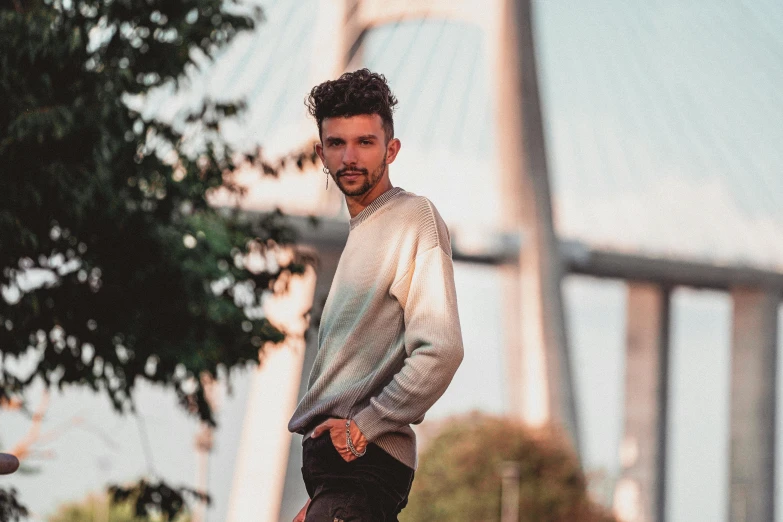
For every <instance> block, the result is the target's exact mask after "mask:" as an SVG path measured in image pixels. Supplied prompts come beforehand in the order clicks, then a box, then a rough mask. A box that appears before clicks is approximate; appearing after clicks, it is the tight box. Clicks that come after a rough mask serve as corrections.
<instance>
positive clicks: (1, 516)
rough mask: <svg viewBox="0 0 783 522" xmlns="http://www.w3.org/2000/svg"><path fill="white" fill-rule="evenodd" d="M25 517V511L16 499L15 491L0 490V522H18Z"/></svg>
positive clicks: (12, 489)
mask: <svg viewBox="0 0 783 522" xmlns="http://www.w3.org/2000/svg"><path fill="white" fill-rule="evenodd" d="M27 515H28V513H27V509H26V508H25V507H24V506H22V505H21V504H20V503H19V501H18V500H17V499H16V490H15V489H14V488H11V489H10V490H8V491H6V490H5V489H3V488H0V522H18V521H19V520H22V519H24V518H26V517H27Z"/></svg>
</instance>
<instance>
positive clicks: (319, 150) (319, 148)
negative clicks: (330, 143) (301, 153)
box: [315, 141, 326, 166]
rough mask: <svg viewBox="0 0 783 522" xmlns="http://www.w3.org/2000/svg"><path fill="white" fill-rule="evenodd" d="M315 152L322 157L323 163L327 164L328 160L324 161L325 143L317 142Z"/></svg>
mask: <svg viewBox="0 0 783 522" xmlns="http://www.w3.org/2000/svg"><path fill="white" fill-rule="evenodd" d="M315 153H316V154H318V157H319V158H321V163H323V164H324V166H326V162H325V161H324V144H323V143H321V142H320V141H317V142H315Z"/></svg>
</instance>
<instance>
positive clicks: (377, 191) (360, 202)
mask: <svg viewBox="0 0 783 522" xmlns="http://www.w3.org/2000/svg"><path fill="white" fill-rule="evenodd" d="M393 188H394V185H392V184H391V181H389V178H388V176H385V177H384V179H382V180H381V182H380V183H378V184H377V185H375V186H374V187H373V188H372V189H370V190H369V191H367V192H366V193H364V194H362V195H361V196H345V203H346V204H347V205H348V214H349V215H350V216H351V217H352V218H354V217H356V216H357V215H358V214H359V213H360V212H361V211H362V210H364V209H365V208H367V207H368V206H370V203H372V202H373V201H375V200H376V199H377V198H378V196H380V195H381V194H384V193H385V192H386V191H388V190H391V189H393Z"/></svg>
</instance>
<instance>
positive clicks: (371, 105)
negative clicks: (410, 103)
mask: <svg viewBox="0 0 783 522" xmlns="http://www.w3.org/2000/svg"><path fill="white" fill-rule="evenodd" d="M396 104H397V100H396V99H395V97H394V95H393V94H392V93H391V91H390V90H389V86H388V85H387V84H386V79H385V78H384V77H383V76H382V75H379V74H374V73H371V72H370V71H368V70H366V69H363V70H359V71H356V72H352V73H346V74H344V75H342V76H341V77H340V78H339V79H337V80H334V81H327V82H324V83H322V84H321V85H318V86H316V87H314V88H313V89H312V91H311V92H310V96H309V98H308V100H307V106H308V109H309V111H310V114H311V115H312V116H313V117H314V118H315V120H316V122H317V123H318V131H319V135H320V143H318V144H317V145H316V152H317V153H318V156H319V157H320V158H321V161H322V162H323V164H324V171H325V172H326V174H327V183H328V180H329V176H331V178H332V179H333V180H334V182H335V183H336V184H337V186H338V187H339V188H340V190H341V191H342V192H343V194H345V201H346V203H347V205H348V212H349V214H350V216H351V219H350V232H349V234H348V242H347V243H346V245H345V249H344V250H343V253H342V255H341V257H340V262H339V264H338V266H337V271H336V273H335V276H334V280H333V282H332V286H331V289H330V290H329V296H328V298H327V300H326V304H325V305H324V310H323V313H322V316H321V325H320V329H319V332H318V354H317V356H316V359H315V362H314V364H313V368H312V371H311V374H310V379H309V383H308V390H307V393H306V394H305V396H304V397H303V398H302V400H301V402H300V403H299V405H298V407H297V408H296V411H295V412H294V415H293V417H292V418H291V421H290V423H289V424H288V429H289V430H290V431H292V432H296V433H300V434H302V435H304V440H303V459H302V460H303V467H302V475H303V478H304V482H305V486H306V488H307V492H308V494H309V496H310V500H308V502H307V503H306V504H305V506H304V507H303V508H302V510H301V511H300V512H299V514H298V515H297V516H296V518H295V519H294V521H295V522H300V521H304V520H307V522H322V521H324V522H335V521H341V522H348V521H366V522H382V521H396V520H397V514H398V513H399V512H400V511H401V510H402V508H403V507H405V505H406V504H407V501H408V493H409V492H410V487H411V484H412V482H413V474H414V470H415V468H416V465H417V454H416V438H415V434H414V432H413V430H412V429H411V427H410V425H411V424H417V423H419V422H421V421H422V419H423V418H424V414H425V413H426V412H427V410H428V409H429V408H430V407H431V406H432V405H433V404H434V403H435V401H436V400H437V399H438V398H439V397H440V396H441V395H442V394H443V392H444V391H445V390H446V387H447V386H448V385H449V383H450V382H451V379H452V377H453V376H454V373H455V372H456V370H457V367H458V366H459V364H460V362H462V355H463V348H462V334H461V333H460V324H459V317H458V315H457V300H456V293H455V290H454V275H453V267H452V262H451V244H450V239H449V231H448V229H447V228H446V225H445V224H444V222H443V219H441V217H440V215H439V214H438V212H437V211H436V210H435V207H434V206H433V205H432V203H431V202H430V201H429V200H427V199H426V198H424V197H420V196H416V195H415V194H412V193H410V192H406V191H404V190H402V189H401V188H395V187H393V186H392V184H391V181H390V180H389V164H391V163H392V162H393V161H394V159H395V158H396V157H397V153H398V152H399V150H400V140H398V139H397V138H395V137H394V123H393V120H392V111H393V108H394V106H395V105H396ZM421 174H422V175H426V173H424V172H422V173H421Z"/></svg>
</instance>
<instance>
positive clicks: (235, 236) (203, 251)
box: [0, 0, 315, 517]
mask: <svg viewBox="0 0 783 522" xmlns="http://www.w3.org/2000/svg"><path fill="white" fill-rule="evenodd" d="M261 20H262V16H261V12H260V10H258V8H249V7H247V6H246V5H243V4H241V3H239V2H238V1H237V0H176V1H172V0H0V100H2V103H0V187H2V188H0V288H2V297H0V402H3V401H14V400H19V399H21V400H24V397H25V390H26V389H27V388H28V387H29V386H30V385H31V384H33V383H34V382H36V381H37V380H41V381H43V382H44V383H45V384H46V385H47V386H57V387H60V388H62V387H64V386H87V387H89V388H91V389H93V390H95V391H96V392H101V393H105V394H107V396H108V397H109V398H110V400H111V401H112V404H113V405H114V407H115V408H116V409H117V410H118V411H128V410H132V409H133V401H132V392H133V389H134V386H135V385H136V384H137V382H138V381H139V380H140V379H141V380H147V381H149V382H152V383H155V384H158V385H161V386H164V387H167V388H170V389H173V390H175V391H176V393H177V395H178V397H179V398H180V401H181V403H182V405H183V406H184V407H185V408H187V409H188V411H190V412H191V413H193V414H194V415H195V416H197V418H199V419H201V420H203V421H205V422H207V423H210V424H214V420H213V417H212V412H211V410H210V407H209V405H208V403H207V401H206V400H205V397H204V390H203V389H202V385H201V379H200V376H201V375H203V374H205V373H207V374H211V375H216V374H217V372H218V369H219V368H224V369H225V370H227V373H228V374H229V375H230V374H231V373H232V372H233V371H235V370H237V369H241V368H243V367H245V366H246V365H247V364H251V363H257V361H258V352H259V350H260V349H262V348H263V346H264V345H265V343H267V342H279V341H281V340H282V339H283V333H282V332H280V331H278V330H277V329H276V328H274V327H273V326H272V325H271V324H270V323H269V322H268V321H267V320H266V319H265V318H263V316H262V315H261V314H259V309H260V308H259V307H260V303H261V300H262V298H263V296H264V295H265V294H266V293H268V292H270V291H271V288H272V284H273V283H274V281H275V280H276V279H277V278H278V277H279V276H280V275H281V274H283V273H284V272H286V271H288V272H299V271H301V270H303V268H304V266H303V263H304V261H305V260H303V259H295V260H294V262H293V263H291V264H290V265H289V266H282V267H277V266H273V267H269V268H268V269H266V270H264V271H260V272H258V271H250V270H248V269H247V267H246V265H245V263H244V262H243V260H244V259H245V255H246V254H247V253H248V252H250V251H254V252H257V253H260V254H262V255H263V254H264V252H265V251H267V250H268V249H274V248H276V247H277V246H278V245H281V244H285V243H290V242H292V241H293V240H294V239H295V238H294V236H293V234H292V232H291V230H290V229H289V228H288V227H287V225H286V222H285V220H284V219H283V216H282V215H281V214H280V213H273V214H270V215H269V216H268V217H267V218H266V219H263V220H260V221H256V222H249V221H248V220H247V219H244V220H243V219H242V218H241V216H240V215H239V213H238V212H236V211H234V210H226V209H216V208H214V207H212V206H211V205H210V204H209V203H208V196H209V195H210V194H211V192H212V191H214V190H216V189H220V190H228V191H229V193H230V194H232V195H234V196H235V197H236V198H241V197H242V195H243V190H242V189H241V188H240V187H238V186H236V185H234V184H233V183H232V181H231V180H232V176H231V173H232V172H233V171H234V170H235V169H236V168H237V167H238V166H240V165H245V164H252V165H254V166H255V167H257V168H258V169H259V170H260V171H261V172H263V173H264V174H266V175H276V174H277V172H278V169H279V168H280V167H281V166H284V165H285V164H286V163H289V164H296V165H297V166H298V167H299V168H304V167H305V165H306V164H309V163H314V162H315V155H314V153H313V152H312V151H307V152H297V153H294V154H292V155H290V156H289V157H286V158H283V159H282V160H280V161H279V162H275V163H270V162H267V161H265V160H264V158H263V157H262V156H261V154H260V149H259V150H258V151H253V152H243V153H242V154H237V153H236V152H235V151H233V150H232V149H231V147H230V146H229V145H228V144H227V143H225V142H224V140H223V138H222V136H221V133H220V127H221V122H223V121H224V120H225V119H226V118H231V117H234V116H235V115H236V114H237V113H238V112H239V111H241V110H242V108H243V105H242V103H241V102H234V101H217V100H209V99H206V100H201V101H199V102H196V105H195V106H190V108H189V109H187V113H186V114H182V115H179V116H178V117H176V118H174V119H173V120H171V121H161V120H159V119H156V118H155V117H154V115H152V116H151V115H149V114H147V113H145V112H144V110H143V107H144V103H145V97H146V96H147V95H148V93H149V92H150V90H151V89H155V88H171V91H172V92H174V91H176V89H178V88H180V87H182V86H183V85H185V86H186V85H187V83H188V78H189V77H192V76H194V75H193V74H191V73H192V72H193V71H195V70H196V69H197V66H198V63H202V62H204V61H206V60H209V59H211V58H213V57H214V56H215V55H216V53H217V52H218V51H219V50H220V49H221V48H222V47H224V46H225V45H226V44H228V43H229V42H230V41H232V40H233V38H234V37H235V36H236V35H237V34H238V33H240V32H242V31H246V30H250V29H252V28H253V27H254V26H255V25H256V23H258V22H259V21H261ZM15 360H23V361H24V362H25V364H23V365H13V364H8V363H9V362H10V363H13V362H14V361H15ZM19 368H24V370H19ZM22 372H24V373H22ZM122 491H124V490H121V489H116V490H115V493H116V494H120V493H121V492H122ZM134 491H136V493H133V494H134V495H136V497H135V498H136V499H137V500H136V502H137V505H139V506H142V507H143V509H149V506H152V505H156V503H157V505H158V507H159V508H160V509H161V510H162V511H163V512H165V513H170V512H172V511H171V510H175V511H177V510H180V509H181V507H182V505H184V503H183V493H187V490H185V489H183V488H179V489H176V488H169V487H168V486H166V485H165V484H164V483H159V484H157V485H155V486H153V485H150V484H147V483H141V484H140V485H139V487H138V488H137V490H134ZM129 494H130V493H129ZM4 495H6V497H4V499H3V501H0V505H3V506H5V504H4V503H3V502H4V500H5V498H8V499H13V495H11V496H9V494H7V493H4ZM13 501H14V502H15V500H13ZM8 505H9V506H11V507H10V508H8V509H12V508H13V509H16V508H14V506H16V504H8ZM3 509H6V508H5V507H3ZM3 513H4V514H5V513H9V515H8V516H11V514H13V511H3ZM16 513H18V514H17V515H16V516H17V517H18V516H21V515H22V514H23V510H21V509H17V511H16Z"/></svg>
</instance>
